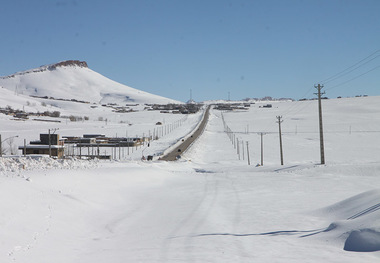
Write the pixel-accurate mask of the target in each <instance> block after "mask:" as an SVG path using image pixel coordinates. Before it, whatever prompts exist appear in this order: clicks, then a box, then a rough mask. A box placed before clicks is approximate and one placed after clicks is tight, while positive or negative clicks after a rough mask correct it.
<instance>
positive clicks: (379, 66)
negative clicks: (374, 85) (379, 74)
mask: <svg viewBox="0 0 380 263" xmlns="http://www.w3.org/2000/svg"><path fill="white" fill-rule="evenodd" d="M378 68H380V65H378V66H376V67H374V68H372V69H370V70H368V71H366V72H364V73H362V74H360V75H358V76H356V77H353V78H351V79H349V80H347V81H345V82H342V83H340V84H338V85H335V86H333V87H331V88H328V89H326V90H332V89H334V88H337V87H339V86H342V85H344V84H347V83H348V82H351V81H353V80H355V79H358V78H360V77H361V76H364V75H366V74H368V73H370V72H372V71H374V70H376V69H378Z"/></svg>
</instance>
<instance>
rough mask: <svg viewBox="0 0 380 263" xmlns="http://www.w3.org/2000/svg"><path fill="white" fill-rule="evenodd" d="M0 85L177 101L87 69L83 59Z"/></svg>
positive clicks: (103, 99)
mask: <svg viewBox="0 0 380 263" xmlns="http://www.w3.org/2000/svg"><path fill="white" fill-rule="evenodd" d="M0 86H2V87H4V88H6V89H8V90H11V91H12V92H15V93H17V94H24V95H31V96H39V97H44V96H48V97H53V98H55V99H69V100H71V99H75V100H83V101H87V102H91V103H100V104H103V103H117V104H120V105H122V104H126V103H139V104H144V103H157V104H167V103H181V102H179V101H176V100H172V99H169V98H165V97H161V96H158V95H154V94H150V93H147V92H144V91H141V90H137V89H134V88H131V87H128V86H125V85H123V84H120V83H118V82H116V81H113V80H111V79H108V78H106V77H104V76H103V75H101V74H99V73H97V72H95V71H93V70H91V69H89V68H88V67H87V63H86V62H84V61H77V60H69V61H63V62H59V63H56V64H51V65H46V66H41V67H39V68H36V69H31V70H27V71H22V72H18V73H15V74H13V75H10V76H6V77H1V78H0Z"/></svg>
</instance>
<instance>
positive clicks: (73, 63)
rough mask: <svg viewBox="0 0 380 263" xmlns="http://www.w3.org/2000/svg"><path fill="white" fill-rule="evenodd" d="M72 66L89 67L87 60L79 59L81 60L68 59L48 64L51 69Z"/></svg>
mask: <svg viewBox="0 0 380 263" xmlns="http://www.w3.org/2000/svg"><path fill="white" fill-rule="evenodd" d="M70 66H74V67H75V66H77V67H81V68H88V66H87V63H86V61H79V60H66V61H62V62H58V63H55V64H52V65H49V66H48V69H49V70H53V69H56V68H57V67H70Z"/></svg>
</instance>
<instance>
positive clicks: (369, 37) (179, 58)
mask: <svg viewBox="0 0 380 263" xmlns="http://www.w3.org/2000/svg"><path fill="white" fill-rule="evenodd" d="M379 14H380V1H378V0H356V1H353V0H346V1H339V0H319V1H317V0H288V1H287V0H247V1H244V0H191V1H184V0H134V1H132V0H125V1H122V0H104V1H100V0H67V1H66V0H5V1H2V3H1V7H0V24H1V35H2V37H1V39H0V50H1V57H0V75H1V76H6V75H10V74H13V73H15V72H17V71H22V70H26V69H31V68H35V67H38V66H41V65H45V64H52V63H55V62H59V61H63V60H69V59H76V60H84V61H86V62H87V63H88V65H89V67H90V68H91V69H92V70H94V71H96V72H98V73H100V74H102V75H104V76H106V77H108V78H110V79H113V80H115V81H117V82H120V83H123V84H125V85H128V86H131V87H133V88H136V89H140V90H144V91H147V92H151V93H154V94H158V95H162V96H166V97H170V98H173V99H177V100H180V101H187V100H188V99H189V96H190V90H192V94H193V99H194V100H196V101H203V100H212V99H227V98H228V94H230V98H231V99H233V100H235V99H243V98H247V97H250V98H252V97H259V98H260V97H264V96H272V97H276V98H280V97H291V98H294V99H300V98H303V97H308V98H312V97H313V96H314V95H313V92H315V90H314V89H313V86H314V84H317V83H320V82H322V81H323V80H326V79H328V78H329V77H332V76H334V75H335V74H337V73H339V72H341V71H343V70H345V69H347V68H349V67H350V66H353V65H355V63H357V62H359V61H361V60H362V59H365V58H366V57H368V56H370V55H371V54H372V56H370V57H369V58H367V60H364V61H363V62H362V64H357V66H356V67H357V68H356V67H353V68H350V70H348V71H346V72H344V73H346V74H344V75H343V76H339V75H338V78H337V79H333V80H331V81H329V82H326V83H325V90H326V96H328V97H331V98H332V97H336V96H344V97H345V96H355V95H361V94H367V95H380V67H378V66H380V56H379V55H380V15H379ZM377 56H379V57H377ZM371 59H372V60H371ZM367 61H368V62H367ZM355 68H356V69H355ZM352 69H354V70H352ZM371 70H372V71H371ZM367 72H368V73H367ZM360 75H362V76H361V77H358V76H360ZM345 82H347V83H345ZM341 83H345V84H342V85H341Z"/></svg>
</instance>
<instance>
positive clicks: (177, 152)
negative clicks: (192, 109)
mask: <svg viewBox="0 0 380 263" xmlns="http://www.w3.org/2000/svg"><path fill="white" fill-rule="evenodd" d="M209 113H210V106H207V109H206V111H205V114H204V115H203V118H202V120H201V123H200V124H199V125H198V127H197V128H196V129H195V130H194V131H193V133H192V134H191V136H189V137H188V138H187V139H184V140H183V142H182V143H181V144H180V145H178V146H177V147H175V148H174V149H173V150H172V151H171V152H169V153H167V154H166V155H164V156H163V157H161V158H160V160H164V161H175V160H177V159H178V156H181V154H182V153H183V152H185V151H186V150H187V149H188V148H189V147H190V146H191V145H192V144H193V142H194V141H195V140H196V139H197V138H198V137H199V136H200V135H201V134H202V132H203V130H204V129H205V127H206V125H207V122H208V117H209Z"/></svg>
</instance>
